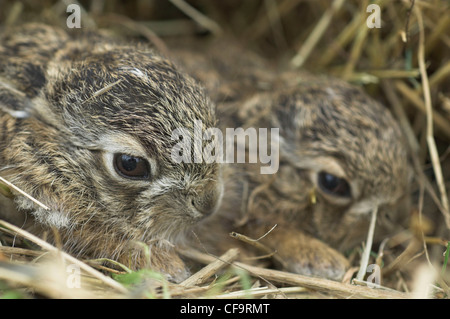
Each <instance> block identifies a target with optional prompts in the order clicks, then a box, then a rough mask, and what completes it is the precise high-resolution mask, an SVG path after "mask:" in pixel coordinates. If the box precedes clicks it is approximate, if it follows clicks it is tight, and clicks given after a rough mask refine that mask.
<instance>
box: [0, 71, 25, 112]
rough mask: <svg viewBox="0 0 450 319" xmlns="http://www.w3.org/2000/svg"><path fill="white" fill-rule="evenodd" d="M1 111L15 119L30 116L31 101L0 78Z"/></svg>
mask: <svg viewBox="0 0 450 319" xmlns="http://www.w3.org/2000/svg"><path fill="white" fill-rule="evenodd" d="M0 111H3V112H6V113H8V114H9V115H11V116H12V117H15V118H26V117H29V116H30V112H31V101H30V100H29V98H28V97H27V95H26V94H25V93H24V92H22V91H20V90H18V89H16V88H15V87H13V86H12V85H11V84H9V83H7V82H6V81H4V80H2V79H1V78H0Z"/></svg>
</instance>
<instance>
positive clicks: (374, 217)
mask: <svg viewBox="0 0 450 319" xmlns="http://www.w3.org/2000/svg"><path fill="white" fill-rule="evenodd" d="M377 212H378V207H376V208H375V209H373V210H372V218H371V219H370V226H369V231H368V233H367V240H366V247H365V249H364V252H363V254H362V256H361V266H360V268H359V271H358V274H357V275H356V279H357V280H359V281H364V275H365V274H366V270H367V265H368V264H369V257H370V252H371V250H372V242H373V235H374V233H375V223H376V221H377Z"/></svg>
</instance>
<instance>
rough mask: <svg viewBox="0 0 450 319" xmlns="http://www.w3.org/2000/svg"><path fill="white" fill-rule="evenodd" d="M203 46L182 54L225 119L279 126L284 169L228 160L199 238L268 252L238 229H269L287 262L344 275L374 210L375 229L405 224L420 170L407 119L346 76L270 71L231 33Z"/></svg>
mask: <svg viewBox="0 0 450 319" xmlns="http://www.w3.org/2000/svg"><path fill="white" fill-rule="evenodd" d="M195 47H198V46H195ZM226 48H228V49H226ZM199 51H201V52H196V51H195V50H194V49H193V47H189V45H188V47H187V48H186V47H183V48H180V49H178V50H177V51H176V52H177V58H178V60H180V61H181V63H184V64H185V65H186V68H187V69H188V70H189V71H190V73H191V74H193V75H194V76H195V77H197V79H199V80H200V81H203V83H204V85H205V86H206V87H207V89H208V91H209V92H210V94H211V95H212V96H213V97H214V99H215V102H216V103H217V105H218V114H220V116H219V119H220V121H221V123H222V126H223V127H227V126H230V125H234V126H236V127H239V126H241V127H243V128H250V127H254V128H267V129H271V128H279V130H280V137H279V141H277V142H278V143H279V148H280V154H279V169H278V172H277V173H276V174H273V175H264V174H261V173H260V165H263V164H261V163H259V164H251V163H246V164H228V165H227V166H226V169H225V172H226V173H225V176H226V178H225V179H226V187H225V196H224V199H223V204H222V206H221V208H220V210H219V213H218V214H217V215H216V216H214V217H212V218H211V219H210V220H209V221H207V223H206V225H204V226H205V227H204V228H200V229H198V231H197V237H198V238H194V242H196V243H197V244H200V245H199V247H206V248H207V249H208V250H209V251H210V252H214V253H217V254H220V253H223V252H224V251H225V250H226V249H228V248H230V247H233V246H240V247H241V249H242V250H243V251H244V253H243V255H244V256H247V257H249V256H252V255H258V254H259V255H264V251H261V250H257V249H255V248H254V247H253V246H252V245H249V244H248V243H247V244H243V243H240V242H238V241H237V240H235V239H233V238H230V236H229V233H230V232H232V231H234V232H238V233H241V234H243V235H246V236H249V237H250V238H252V239H257V238H260V237H261V236H264V235H265V234H266V235H265V237H264V238H263V239H261V240H260V241H259V242H260V243H262V244H264V245H265V246H266V247H268V248H270V249H271V251H272V252H273V253H274V254H275V255H274V256H275V257H276V258H274V259H275V260H276V263H278V266H279V267H282V268H284V269H286V270H288V271H292V272H296V273H300V274H305V275H313V276H320V277H326V278H330V279H335V280H340V279H342V277H343V276H344V274H345V272H346V270H347V269H348V267H349V264H348V261H347V259H346V258H345V257H344V255H343V254H342V253H343V252H345V251H346V250H348V249H349V248H353V247H355V246H357V245H361V244H362V242H363V241H365V239H366V237H367V232H368V225H369V221H370V217H371V213H372V211H373V210H375V209H377V210H378V219H377V222H378V223H377V225H376V237H375V239H381V238H384V237H385V236H389V235H393V234H394V233H395V231H396V229H397V230H398V229H401V226H402V225H403V224H404V222H405V221H406V220H407V218H408V209H409V192H408V185H409V182H410V178H411V176H412V175H411V171H410V167H409V163H408V154H407V148H406V144H405V141H404V139H403V136H402V133H401V131H400V128H399V126H398V124H397V123H396V121H395V120H394V118H393V117H392V116H391V114H390V112H389V111H388V110H387V109H386V108H385V107H384V106H383V105H381V104H379V103H377V102H376V101H374V100H373V99H371V98H370V97H368V95H367V94H365V93H364V92H363V91H362V90H361V89H359V88H357V87H355V86H352V85H350V84H347V83H345V82H344V81H341V80H337V79H333V78H330V77H324V76H313V75H311V74H308V73H305V72H284V73H277V72H275V71H271V68H270V67H269V65H268V64H267V63H266V62H265V61H264V60H263V59H261V58H259V57H255V56H254V55H252V54H251V53H249V54H247V53H245V52H246V51H245V50H243V49H241V48H240V47H239V46H235V47H234V46H233V44H232V43H229V44H226V45H223V44H220V43H219V44H213V45H212V46H210V47H208V46H206V49H205V48H202V49H201V50H199ZM205 61H206V62H205ZM205 65H206V67H205ZM224 65H228V67H224ZM240 146H242V145H240ZM244 147H246V150H247V152H248V151H249V145H248V144H246V145H244ZM269 147H270V145H269ZM274 226H276V227H275V228H273V227H274ZM272 228H273V230H272V231H271V232H269V231H270V230H271V229H272ZM211 230H214V231H211ZM268 232H269V233H268Z"/></svg>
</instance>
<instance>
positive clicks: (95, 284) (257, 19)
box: [0, 0, 450, 298]
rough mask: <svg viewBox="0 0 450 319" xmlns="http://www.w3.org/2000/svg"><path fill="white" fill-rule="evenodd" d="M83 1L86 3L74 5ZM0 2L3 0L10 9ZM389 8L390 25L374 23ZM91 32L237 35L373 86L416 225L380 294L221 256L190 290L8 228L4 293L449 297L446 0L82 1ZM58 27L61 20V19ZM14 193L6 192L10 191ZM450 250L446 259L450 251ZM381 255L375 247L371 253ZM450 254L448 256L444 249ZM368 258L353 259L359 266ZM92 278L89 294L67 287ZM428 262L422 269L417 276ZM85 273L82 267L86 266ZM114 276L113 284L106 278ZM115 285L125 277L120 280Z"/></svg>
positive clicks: (0, 288) (387, 250)
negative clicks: (389, 120)
mask: <svg viewBox="0 0 450 319" xmlns="http://www.w3.org/2000/svg"><path fill="white" fill-rule="evenodd" d="M70 2H71V3H75V1H70ZM0 3H1V1H0ZM370 3H375V4H379V5H380V7H381V9H382V11H381V19H382V24H381V28H379V29H378V28H373V29H370V28H368V27H367V25H366V20H367V17H368V16H369V14H370V13H367V12H366V8H367V6H368V5H369V4H370ZM1 6H2V9H3V10H2V11H1V12H0V27H1V26H5V25H13V24H17V23H19V21H36V20H37V21H44V22H48V23H53V24H54V23H57V24H58V23H59V24H61V25H65V19H66V17H67V14H66V13H65V9H66V6H67V3H66V2H65V1H50V0H49V1H44V2H39V4H37V3H35V2H33V1H24V2H7V3H5V4H3V3H1ZM81 6H82V8H83V10H84V11H83V13H82V25H83V28H108V29H111V30H115V31H116V32H120V33H122V34H126V35H127V36H133V37H140V38H143V39H147V40H148V41H149V42H151V43H153V44H154V45H155V46H156V47H157V48H158V49H160V50H161V51H164V50H167V48H166V46H165V44H164V41H165V39H166V38H170V37H174V36H178V37H179V36H181V37H184V36H194V35H199V34H201V35H205V34H209V36H213V37H219V36H223V35H224V34H226V35H229V34H232V35H234V36H235V37H238V38H240V39H241V40H242V41H246V43H248V44H249V45H250V46H251V47H252V48H253V49H254V51H256V52H259V53H260V54H261V55H263V56H265V57H267V58H269V59H271V60H272V61H274V63H275V64H278V65H280V66H284V67H287V68H299V67H302V68H305V69H308V70H310V71H313V72H321V73H327V74H332V75H334V76H337V77H341V78H344V79H346V80H348V81H350V82H353V83H355V84H357V85H361V86H364V88H365V89H366V91H367V92H368V93H369V94H371V95H372V96H373V97H374V98H376V99H378V100H380V101H382V102H384V104H385V105H387V106H388V107H389V108H390V109H391V110H392V111H393V113H394V115H395V116H396V118H397V119H398V121H399V123H400V124H401V126H402V128H403V131H404V133H405V135H406V137H407V140H408V144H409V146H410V149H411V153H412V160H413V163H414V167H415V193H414V196H415V197H414V203H413V204H414V205H413V207H414V211H413V212H412V214H411V215H412V218H411V227H410V228H409V229H406V230H405V231H404V232H403V233H401V234H398V235H396V236H394V237H392V238H390V239H389V240H388V241H386V242H383V243H381V244H379V245H377V246H376V248H377V249H378V251H377V252H376V253H372V254H371V255H370V256H369V257H370V261H368V262H370V263H376V264H379V265H381V266H383V267H382V271H381V275H382V285H383V286H386V287H389V288H383V287H381V288H377V289H374V288H369V287H366V286H364V285H365V283H364V282H361V281H358V282H357V283H358V284H355V282H353V283H351V278H352V277H353V275H354V274H355V273H356V272H357V270H358V268H359V267H356V268H354V269H351V271H349V276H348V277H347V278H346V279H345V280H344V282H343V283H338V282H333V281H328V280H324V279H319V278H310V277H305V276H300V275H295V274H290V273H285V272H281V271H276V270H271V269H267V268H265V267H264V266H260V267H258V266H250V265H248V264H246V263H242V262H235V261H234V260H235V259H236V257H237V255H238V252H237V251H234V250H232V251H229V252H227V253H226V254H224V255H223V256H220V257H213V256H210V255H208V254H205V253H201V252H193V251H188V250H184V251H180V252H181V253H182V254H183V255H184V256H185V258H186V259H187V260H189V261H191V262H193V263H194V264H196V265H206V266H204V267H203V266H202V267H200V269H199V271H198V272H196V273H194V275H193V276H192V277H191V278H189V279H188V280H186V281H185V282H184V283H181V284H179V285H175V284H172V283H168V282H166V281H165V280H164V279H162V278H161V277H160V276H158V274H155V273H151V272H148V271H142V272H138V273H133V272H130V271H129V270H128V269H126V268H124V267H121V266H120V265H119V266H118V265H114V264H113V263H106V265H109V267H107V266H105V263H103V264H100V263H99V262H95V261H80V260H74V259H73V258H72V257H70V256H68V255H66V254H64V253H62V252H60V251H58V250H57V249H56V248H55V247H52V246H50V245H48V244H46V243H44V242H42V241H41V240H40V239H37V238H34V236H32V235H30V234H27V233H26V232H24V231H22V230H20V229H16V228H15V227H14V226H11V225H7V224H5V223H3V222H1V224H0V225H1V227H2V228H1V230H0V243H1V246H0V296H4V297H5V296H6V297H7V296H11V297H32V296H35V295H36V294H37V295H40V296H44V297H50V298H59V297H63V298H77V297H84V298H91V297H92V298H95V297H97V298H98V297H100V298H130V297H131V298H140V297H153V298H167V297H171V298H245V297H249V296H250V297H254V298H263V297H265V298H325V297H326V298H409V297H413V298H419V297H433V298H447V297H448V296H449V288H448V283H449V281H450V277H449V270H448V269H446V263H447V260H448V251H449V249H448V247H449V244H448V243H449V241H448V240H449V237H450V236H449V235H450V232H449V230H450V214H449V204H448V190H449V189H450V147H449V145H450V32H449V31H450V4H449V3H448V1H444V0H428V1H425V0H415V1H413V0H385V1H370V2H369V0H363V1H356V0H349V1H342V0H334V1H328V0H314V1H311V0H278V1H277V0H246V1H238V0H228V1H214V2H213V1H208V0H192V1H183V0H176V1H175V0H173V1H170V2H169V1H167V2H163V1H154V2H144V1H128V2H126V4H125V2H122V1H101V0H100V1H92V2H90V3H88V4H86V3H85V2H81ZM55 21H56V22H55ZM0 191H1V192H2V193H5V192H6V191H5V189H4V188H0ZM446 248H447V250H446ZM372 250H373V249H372ZM445 251H446V252H447V254H443V253H444V252H445ZM361 254H362V252H361V250H360V249H355V250H354V251H353V252H350V253H349V258H350V260H351V261H352V262H353V264H354V265H356V266H359V260H360V258H361ZM73 264H75V265H77V267H79V269H80V271H81V288H78V289H71V288H68V286H69V285H68V284H67V283H68V280H71V278H73V277H70V275H72V274H73V273H72V272H67V269H68V268H67V266H70V265H73ZM417 265H422V266H421V267H418V266H417ZM77 269H78V268H77ZM105 274H106V275H105ZM110 276H113V278H115V279H116V280H112V279H111V278H110Z"/></svg>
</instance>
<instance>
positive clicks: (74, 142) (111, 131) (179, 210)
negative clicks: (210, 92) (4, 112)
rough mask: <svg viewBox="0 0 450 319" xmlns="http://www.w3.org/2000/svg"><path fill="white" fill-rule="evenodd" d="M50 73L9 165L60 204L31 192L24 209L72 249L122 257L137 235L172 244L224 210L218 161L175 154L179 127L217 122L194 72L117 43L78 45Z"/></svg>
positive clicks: (13, 175) (14, 175) (25, 184)
mask: <svg viewBox="0 0 450 319" xmlns="http://www.w3.org/2000/svg"><path fill="white" fill-rule="evenodd" d="M43 72H44V75H45V81H44V83H42V87H41V88H40V91H39V94H37V95H36V96H35V97H33V98H31V99H30V100H29V101H28V102H27V103H25V104H26V105H27V108H26V109H24V110H23V113H21V114H28V116H25V117H24V118H22V119H16V121H17V130H15V132H16V136H15V137H14V138H11V141H10V142H9V144H8V146H7V147H9V149H10V151H9V152H8V154H4V155H3V157H4V158H5V159H6V161H7V163H6V165H5V164H3V163H2V166H3V168H4V172H5V173H4V175H7V176H8V178H9V179H10V180H11V181H12V182H13V183H15V184H16V185H17V186H19V187H20V188H22V189H23V190H24V191H25V192H27V193H29V194H30V195H32V196H33V197H35V198H36V199H38V200H40V201H41V202H42V203H44V204H45V205H47V206H48V207H49V208H50V211H46V210H44V209H42V208H39V207H37V206H36V205H35V204H33V203H32V202H31V201H29V200H28V199H26V198H23V197H20V198H18V199H17V201H18V204H19V207H20V208H21V209H27V210H31V211H32V212H33V215H34V216H35V218H36V220H37V221H38V222H39V223H40V224H43V225H46V226H53V227H56V228H57V229H58V230H59V231H60V232H61V234H62V237H63V239H64V240H65V244H66V245H67V247H71V248H73V251H74V252H78V253H80V252H81V253H87V255H95V256H97V257H98V256H106V257H110V258H114V257H117V256H118V255H120V254H121V252H122V248H123V247H124V246H125V245H126V244H127V243H129V242H130V241H141V242H144V243H152V242H160V243H164V242H165V241H170V242H172V241H174V240H175V239H177V237H179V236H180V235H181V234H183V232H184V230H185V229H186V228H188V227H189V226H191V225H193V224H195V223H196V222H197V221H199V220H201V219H202V218H203V217H205V216H207V215H209V214H211V213H212V212H214V211H215V210H216V208H217V207H218V205H219V202H220V200H221V196H222V183H221V172H220V167H219V166H218V164H216V163H211V164H207V163H204V162H202V163H194V161H192V163H185V162H177V161H174V160H173V158H172V157H173V156H172V150H173V148H174V146H175V145H176V144H177V143H178V141H177V140H176V139H174V138H173V134H172V133H173V132H174V130H176V129H179V128H184V129H185V130H184V132H189V134H191V135H193V132H194V123H196V121H197V122H200V121H201V123H202V126H201V127H200V129H201V130H206V129H207V128H209V127H212V126H214V125H215V114H214V110H213V105H212V104H211V102H210V101H209V100H208V98H207V97H206V96H205V95H204V93H203V91H202V89H201V88H200V87H199V86H197V84H196V83H195V82H194V81H193V80H192V79H191V78H190V77H188V76H186V75H184V74H182V73H180V72H179V71H178V70H177V68H176V67H174V66H173V65H172V64H171V63H170V62H168V61H167V60H165V59H163V58H161V57H160V56H158V55H156V54H155V53H152V52H148V51H146V50H143V49H140V48H136V47H127V46H116V45H109V44H99V45H95V44H91V45H90V47H84V46H83V45H79V43H74V44H73V45H70V44H69V45H67V47H66V48H65V49H62V50H60V51H58V52H57V53H56V55H55V58H54V59H52V60H51V61H50V62H49V63H48V66H47V67H46V69H45V70H43ZM190 137H191V136H190V135H189V136H186V138H190ZM191 156H192V154H189V157H191ZM2 175H3V174H2Z"/></svg>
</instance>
